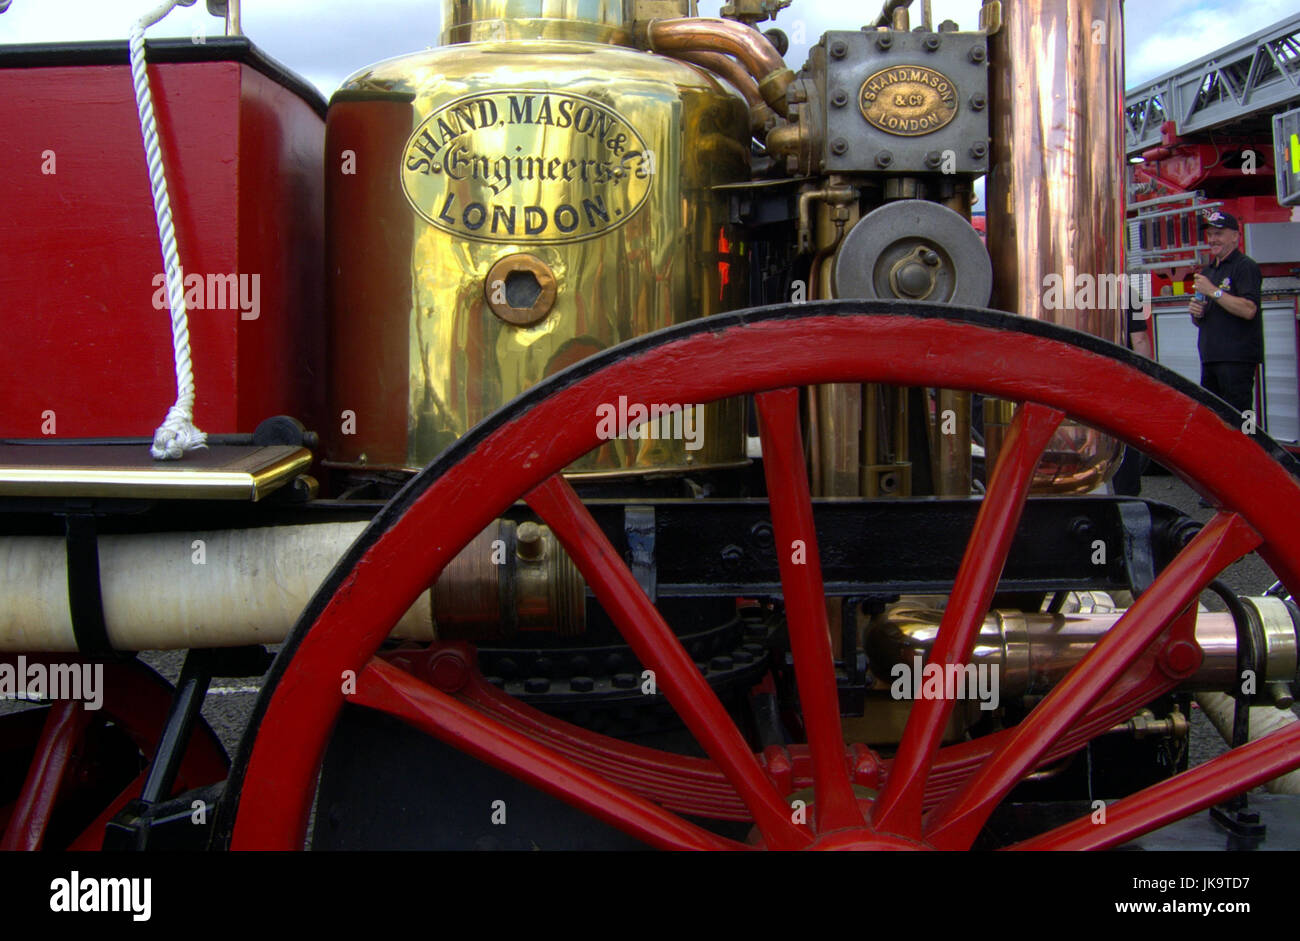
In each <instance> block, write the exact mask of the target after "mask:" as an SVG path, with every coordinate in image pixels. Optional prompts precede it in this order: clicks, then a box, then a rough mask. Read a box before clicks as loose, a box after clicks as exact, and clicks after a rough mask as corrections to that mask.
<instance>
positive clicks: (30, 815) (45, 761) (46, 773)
mask: <svg viewBox="0 0 1300 941" xmlns="http://www.w3.org/2000/svg"><path fill="white" fill-rule="evenodd" d="M89 722H90V713H89V712H87V711H86V710H85V709H83V708H82V706H81V703H80V702H77V701H74V700H68V699H62V700H57V701H55V702H54V703H53V705H51V706H50V711H49V714H48V715H47V716H46V717H45V725H44V727H43V728H42V729H41V737H40V740H39V741H38V742H37V744H36V757H35V758H33V759H32V764H31V767H30V768H29V769H28V771H27V779H26V780H25V781H24V782H23V789H22V791H21V793H19V795H18V802H17V804H16V805H15V806H14V811H13V814H11V815H10V817H9V823H8V825H7V826H6V827H5V832H4V837H3V838H2V839H0V850H38V849H40V848H41V844H42V843H43V842H44V840H45V830H46V828H47V827H48V826H49V824H50V815H51V814H53V812H54V805H55V802H56V801H57V800H58V797H59V789H60V788H61V787H62V786H63V779H64V776H65V775H66V774H67V772H68V766H69V765H70V764H71V762H72V754H73V751H74V750H75V749H76V747H77V743H78V742H79V741H81V733H82V732H84V731H85V729H86V725H87V724H88V723H89Z"/></svg>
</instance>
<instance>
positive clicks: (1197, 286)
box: [1192, 274, 1219, 297]
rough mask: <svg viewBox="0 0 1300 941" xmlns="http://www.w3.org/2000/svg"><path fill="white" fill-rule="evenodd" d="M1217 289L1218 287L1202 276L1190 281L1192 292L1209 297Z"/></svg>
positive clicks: (1199, 275)
mask: <svg viewBox="0 0 1300 941" xmlns="http://www.w3.org/2000/svg"><path fill="white" fill-rule="evenodd" d="M1218 289H1219V286H1218V285H1217V284H1215V283H1214V282H1213V281H1211V280H1210V279H1209V278H1207V277H1206V276H1205V275H1203V274H1198V275H1197V276H1196V277H1195V279H1193V281H1192V290H1194V291H1199V292H1201V293H1202V294H1204V295H1206V296H1207V297H1209V296H1210V295H1212V294H1214V292H1215V291H1217V290H1218Z"/></svg>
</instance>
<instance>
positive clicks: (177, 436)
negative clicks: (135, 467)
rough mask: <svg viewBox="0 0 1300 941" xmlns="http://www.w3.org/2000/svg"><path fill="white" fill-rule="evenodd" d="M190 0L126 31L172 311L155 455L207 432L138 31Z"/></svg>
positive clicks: (180, 450)
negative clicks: (170, 368) (170, 388)
mask: <svg viewBox="0 0 1300 941" xmlns="http://www.w3.org/2000/svg"><path fill="white" fill-rule="evenodd" d="M193 2H194V0H167V2H165V3H162V4H161V5H159V6H158V7H157V8H156V9H154V10H153V11H152V12H150V13H146V14H145V15H144V16H142V17H140V19H138V20H136V22H135V23H134V25H132V27H131V31H130V33H129V34H128V36H129V42H130V48H131V82H132V83H133V84H134V85H135V103H136V108H137V109H138V110H139V112H140V136H141V138H142V139H143V140H144V154H145V161H146V162H147V163H148V164H149V188H150V189H151V190H152V191H153V208H154V215H155V216H156V217H157V220H158V242H159V244H160V245H161V246H162V258H163V271H164V272H165V275H166V278H167V303H168V306H169V307H170V308H171V317H172V348H173V350H174V352H175V358H176V404H175V405H173V406H172V407H171V408H170V409H168V410H167V417H166V418H165V419H164V420H163V423H162V425H160V426H159V427H158V430H157V431H155V432H154V434H153V447H152V448H150V453H151V454H153V456H154V459H155V460H160V461H161V460H168V459H170V460H176V459H178V458H180V457H181V455H182V454H184V453H185V452H186V451H191V450H193V449H195V448H202V447H206V446H207V445H206V444H205V443H204V442H206V441H207V438H208V436H207V435H205V434H204V433H203V432H201V431H199V430H198V429H197V428H195V427H194V368H193V366H192V364H191V363H190V327H189V318H188V317H187V316H186V312H185V291H184V280H183V278H182V277H181V265H180V258H179V256H178V255H177V251H176V230H175V228H174V226H173V225H172V209H171V201H170V200H169V199H168V198H167V177H166V175H165V174H164V173H163V161H162V147H161V146H160V145H159V142H158V126H157V124H156V123H155V122H154V117H153V95H152V94H151V93H150V91H149V73H148V70H147V69H146V68H145V60H144V31H145V30H146V29H148V28H149V27H150V26H152V25H153V24H155V23H157V22H158V21H159V20H161V19H162V18H163V17H164V16H166V15H167V14H168V13H170V12H171V11H172V10H173V9H175V8H176V7H178V6H190V5H191V4H192V3H193Z"/></svg>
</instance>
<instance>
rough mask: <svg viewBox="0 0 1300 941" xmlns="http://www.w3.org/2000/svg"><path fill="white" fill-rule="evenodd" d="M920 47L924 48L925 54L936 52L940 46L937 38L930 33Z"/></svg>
mask: <svg viewBox="0 0 1300 941" xmlns="http://www.w3.org/2000/svg"><path fill="white" fill-rule="evenodd" d="M921 45H922V46H924V47H925V51H926V52H937V51H938V50H939V45H940V42H939V37H938V36H936V35H934V34H933V33H932V34H930V35H929V36H926V37H925V41H924V42H922V43H921Z"/></svg>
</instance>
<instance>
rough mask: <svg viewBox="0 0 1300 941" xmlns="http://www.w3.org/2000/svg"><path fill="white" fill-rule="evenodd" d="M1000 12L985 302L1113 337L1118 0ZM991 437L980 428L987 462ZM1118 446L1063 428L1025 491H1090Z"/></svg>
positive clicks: (1120, 179)
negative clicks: (1085, 287)
mask: <svg viewBox="0 0 1300 941" xmlns="http://www.w3.org/2000/svg"><path fill="white" fill-rule="evenodd" d="M986 2H987V0H986ZM1002 17H1003V24H1002V28H1001V29H1000V30H999V31H998V32H997V33H996V34H995V35H994V36H992V37H990V40H989V82H990V103H989V118H990V125H991V127H992V134H993V141H992V145H993V146H992V152H991V164H990V168H989V175H988V200H987V202H988V231H989V233H990V238H989V240H988V248H989V255H990V256H991V258H992V261H993V279H994V281H993V293H994V301H993V304H992V306H994V307H998V308H1001V309H1002V310H1006V311H1010V312H1012V313H1016V314H1022V315H1024V316H1026V317H1034V318H1038V319H1043V320H1049V321H1051V322H1053V323H1057V324H1061V325H1062V326H1066V327H1071V328H1073V329H1076V330H1082V331H1084V332H1087V333H1091V334H1093V335H1094V336H1098V337H1101V338H1103V339H1105V340H1109V341H1110V342H1112V343H1118V342H1119V341H1120V339H1121V338H1120V330H1121V328H1122V326H1123V322H1124V320H1123V318H1124V306H1123V305H1124V303H1125V299H1126V296H1127V292H1125V291H1116V290H1107V291H1106V292H1105V293H1106V294H1107V295H1108V297H1107V298H1106V299H1105V302H1104V303H1101V302H1099V301H1100V295H1101V291H1100V290H1097V289H1099V288H1101V287H1102V285H1103V284H1106V283H1107V282H1106V281H1104V280H1103V279H1115V278H1117V277H1118V278H1122V277H1124V275H1125V265H1124V195H1125V194H1124V188H1123V187H1124V180H1125V172H1124V171H1125V166H1126V164H1125V160H1124V149H1123V144H1124V136H1123V114H1124V109H1123V104H1124V101H1123V95H1124V58H1123V52H1124V30H1123V23H1122V18H1121V0H1021V2H1017V3H1004V4H1002ZM1080 275H1086V276H1088V279H1089V281H1090V282H1091V285H1092V288H1093V290H1092V291H1090V292H1089V293H1090V294H1091V295H1092V300H1091V301H1089V300H1088V299H1087V298H1086V296H1085V295H1084V294H1083V293H1081V291H1080V290H1077V289H1076V288H1077V287H1080V286H1081V285H1080V283H1079V282H1078V281H1077V278H1078V276H1080ZM1053 281H1055V283H1056V284H1057V285H1058V286H1059V288H1060V289H1061V290H1058V292H1057V298H1056V299H1055V300H1052V301H1051V302H1052V303H1053V309H1048V308H1047V306H1046V305H1047V303H1048V302H1049V300H1051V295H1050V294H1049V287H1050V285H1051V284H1052V283H1053ZM1086 283H1087V282H1085V284H1086ZM1109 283H1110V284H1111V285H1112V286H1113V284H1114V283H1115V282H1114V281H1113V280H1111V281H1110V282H1109ZM1062 301H1063V303H1061V302H1062ZM1125 404H1126V403H1116V406H1117V407H1123V406H1124V405H1125ZM998 443H999V442H998V439H997V435H996V434H994V435H990V436H988V440H987V441H986V444H987V446H988V448H989V451H990V454H989V462H990V466H992V462H993V460H994V458H995V456H996V455H995V452H996V448H997V446H998ZM1118 455H1119V447H1118V443H1117V442H1116V441H1114V440H1113V439H1111V438H1109V437H1106V436H1104V435H1102V434H1101V433H1100V432H1098V431H1096V430H1094V429H1091V428H1083V427H1080V426H1078V425H1066V426H1063V427H1062V429H1061V432H1060V433H1058V435H1057V437H1056V438H1055V439H1054V441H1053V443H1052V444H1051V445H1049V447H1048V454H1047V459H1046V460H1045V461H1044V463H1043V464H1040V465H1039V469H1038V472H1037V473H1036V474H1035V480H1034V489H1035V490H1036V491H1038V492H1043V491H1052V492H1081V491H1086V490H1091V489H1093V488H1095V487H1096V486H1097V485H1099V484H1100V483H1102V482H1103V481H1104V480H1105V479H1106V478H1107V476H1109V473H1110V472H1111V470H1112V468H1113V466H1114V464H1115V461H1116V458H1117V457H1118Z"/></svg>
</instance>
